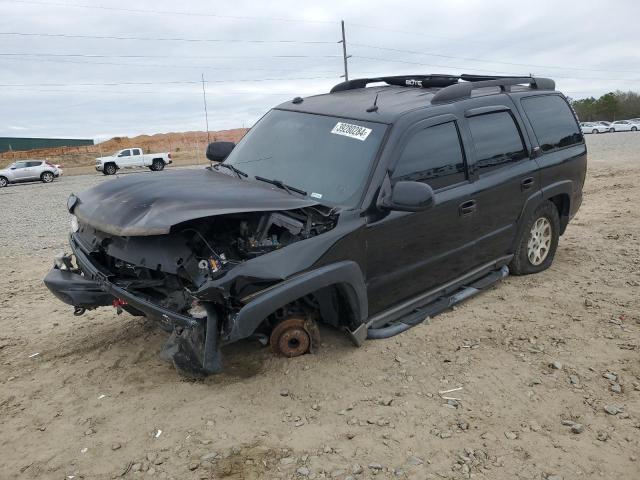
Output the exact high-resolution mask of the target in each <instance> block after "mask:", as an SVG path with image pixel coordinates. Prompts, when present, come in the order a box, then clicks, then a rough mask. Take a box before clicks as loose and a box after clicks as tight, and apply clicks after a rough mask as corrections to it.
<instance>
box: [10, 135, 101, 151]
mask: <svg viewBox="0 0 640 480" xmlns="http://www.w3.org/2000/svg"><path fill="white" fill-rule="evenodd" d="M85 145H93V140H87V139H81V138H19V137H0V153H2V152H9V151H16V152H19V151H23V150H34V149H37V148H55V147H79V146H85Z"/></svg>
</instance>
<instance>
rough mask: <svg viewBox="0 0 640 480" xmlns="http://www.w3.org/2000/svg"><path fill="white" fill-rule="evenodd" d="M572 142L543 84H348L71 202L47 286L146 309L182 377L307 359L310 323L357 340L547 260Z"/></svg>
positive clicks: (570, 200) (388, 331)
mask: <svg viewBox="0 0 640 480" xmlns="http://www.w3.org/2000/svg"><path fill="white" fill-rule="evenodd" d="M586 153H587V152H586V147H585V143H584V140H583V136H582V134H581V132H580V127H579V126H578V122H577V121H576V118H575V115H574V113H573V111H572V109H571V108H570V106H569V104H568V103H567V100H566V99H565V97H564V96H563V95H562V94H561V93H559V92H557V91H555V84H554V82H553V81H552V80H549V79H545V78H534V77H486V76H483V77H479V76H470V75H462V76H450V75H417V76H406V77H383V78H371V79H358V80H351V81H347V82H343V83H341V84H338V85H336V86H335V87H334V88H333V89H332V91H331V92H330V93H329V94H325V95H318V96H312V97H308V98H305V99H302V98H295V99H293V100H292V101H290V102H286V103H283V104H282V105H280V106H278V107H277V108H275V109H273V110H271V111H270V112H269V113H267V114H266V115H265V116H264V117H263V118H262V119H261V120H260V121H259V122H258V123H257V124H256V125H255V126H254V127H253V128H252V129H251V130H250V131H249V132H248V134H247V135H246V136H245V137H244V138H243V139H242V141H240V142H239V143H238V145H237V146H234V145H233V144H229V143H226V142H214V143H212V144H210V145H209V147H208V149H207V157H208V158H209V159H210V160H212V161H214V162H220V163H215V164H213V166H212V167H208V168H207V169H204V170H182V171H176V172H170V173H165V174H163V175H157V176H156V175H154V176H144V175H136V176H133V175H132V176H127V177H124V178H118V179H115V180H110V181H105V182H103V183H102V184H100V185H99V186H97V187H94V188H92V189H90V190H87V191H85V192H82V193H79V194H77V195H71V197H70V198H69V201H68V210H69V212H70V213H71V214H72V232H71V235H70V246H71V252H72V253H71V254H69V255H60V256H58V257H57V258H56V259H55V266H54V268H53V269H52V270H51V271H50V272H49V273H48V275H47V276H46V278H45V280H44V281H45V283H46V285H47V286H48V288H49V289H50V290H51V291H52V292H53V293H54V295H56V296H57V297H58V298H59V299H60V300H62V301H63V302H65V303H67V304H69V305H72V306H73V307H74V309H75V313H76V314H82V313H83V312H84V311H85V310H86V309H92V308H96V307H99V306H107V305H113V306H115V307H117V308H118V309H119V310H124V311H127V312H128V313H130V314H132V315H138V316H141V315H144V316H146V317H149V318H152V319H155V320H157V321H158V322H159V323H160V325H161V326H163V327H164V328H165V329H166V330H167V331H168V332H170V337H169V339H168V340H167V344H166V345H165V347H164V348H163V351H162V353H161V355H162V356H163V357H164V358H166V359H168V360H170V361H172V362H173V363H174V365H175V366H176V367H177V368H178V369H179V370H180V371H182V372H185V373H187V374H189V375H206V374H210V373H215V372H219V371H220V370H221V369H222V362H221V357H220V349H221V347H222V346H224V345H225V344H229V343H232V342H236V341H238V340H240V339H244V338H249V337H254V338H257V339H258V340H260V341H262V342H263V343H264V344H270V345H271V347H272V348H273V350H274V351H275V352H276V353H278V354H282V355H285V356H289V357H293V356H297V355H301V354H304V353H307V352H310V351H313V350H314V349H315V348H317V346H318V341H319V330H318V327H317V325H318V323H320V322H321V323H324V324H327V325H330V326H332V327H335V328H338V329H342V330H344V331H345V332H347V334H348V335H349V336H350V337H351V338H352V340H353V341H354V343H355V344H357V345H359V344H361V343H362V342H363V341H364V340H365V339H366V338H386V337H390V336H392V335H395V334H398V333H400V332H403V331H405V330H407V329H409V328H410V327H412V326H414V325H417V324H419V323H420V322H422V321H424V319H425V318H427V317H429V316H433V315H435V314H437V313H439V312H441V311H443V310H445V309H447V308H450V307H451V306H452V305H454V304H456V303H457V302H460V301H461V300H463V299H465V298H468V297H470V296H472V295H474V294H475V293H477V292H479V291H481V290H482V289H484V288H487V287H488V286H489V285H492V284H494V283H495V282H496V281H498V280H499V279H500V278H503V277H504V276H505V275H507V274H508V273H509V272H511V273H515V274H528V273H535V272H539V271H541V270H544V269H546V268H547V267H549V265H550V264H551V262H552V261H553V257H554V254H555V251H556V247H557V244H558V239H559V236H560V235H562V233H563V232H564V231H565V229H566V227H567V223H568V222H569V220H570V219H571V218H572V217H573V215H574V214H575V213H576V211H577V210H578V208H579V206H580V203H581V200H582V186H583V183H584V178H585V172H586V162H587V155H586Z"/></svg>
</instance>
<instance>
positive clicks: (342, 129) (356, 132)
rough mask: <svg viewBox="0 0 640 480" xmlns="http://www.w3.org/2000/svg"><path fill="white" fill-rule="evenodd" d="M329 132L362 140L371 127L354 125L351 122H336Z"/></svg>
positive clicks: (367, 134)
mask: <svg viewBox="0 0 640 480" xmlns="http://www.w3.org/2000/svg"><path fill="white" fill-rule="evenodd" d="M331 133H333V134H335V135H342V136H345V137H349V138H355V139H356V140H360V141H361V142H364V141H365V140H366V139H367V137H368V136H369V134H370V133H371V129H370V128H367V127H361V126H360V125H354V124H352V123H344V122H338V123H336V126H335V127H333V130H331Z"/></svg>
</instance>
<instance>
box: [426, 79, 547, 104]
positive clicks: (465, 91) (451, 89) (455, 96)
mask: <svg viewBox="0 0 640 480" xmlns="http://www.w3.org/2000/svg"><path fill="white" fill-rule="evenodd" d="M460 80H465V81H464V82H462V83H456V84H453V85H449V86H447V87H445V88H443V89H442V90H440V91H438V92H437V93H436V94H435V95H434V96H433V98H432V99H431V104H436V103H445V102H451V101H453V100H459V99H461V98H469V97H471V93H472V92H473V90H477V89H479V88H486V87H499V88H500V90H501V91H502V92H507V91H511V86H513V85H522V84H528V85H529V86H530V87H531V88H535V89H538V90H555V89H556V82H554V81H553V80H551V79H550V78H536V77H498V76H485V75H460Z"/></svg>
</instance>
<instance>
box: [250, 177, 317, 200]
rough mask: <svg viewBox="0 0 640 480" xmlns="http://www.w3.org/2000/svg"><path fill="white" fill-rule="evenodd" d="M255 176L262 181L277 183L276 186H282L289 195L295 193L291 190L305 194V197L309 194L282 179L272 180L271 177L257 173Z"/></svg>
mask: <svg viewBox="0 0 640 480" xmlns="http://www.w3.org/2000/svg"><path fill="white" fill-rule="evenodd" d="M255 178H256V180H260V181H261V182H267V183H270V184H271V185H275V186H276V187H278V188H281V189H282V190H284V191H285V192H287V193H288V194H289V195H293V194H292V193H291V192H296V193H299V194H300V195H304V196H305V197H306V196H307V192H305V191H304V190H301V189H299V188H296V187H292V186H291V185H287V184H286V183H284V182H283V181H282V180H272V179H270V178H264V177H260V176H258V175H256V177H255Z"/></svg>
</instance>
